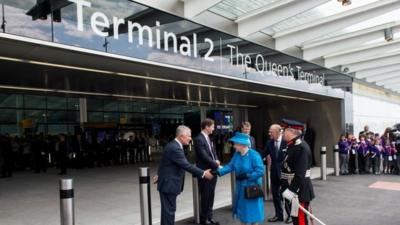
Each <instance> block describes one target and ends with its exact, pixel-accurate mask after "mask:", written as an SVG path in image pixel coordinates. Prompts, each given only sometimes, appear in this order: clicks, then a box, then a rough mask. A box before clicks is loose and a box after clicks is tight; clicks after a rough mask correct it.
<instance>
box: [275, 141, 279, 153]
mask: <svg viewBox="0 0 400 225" xmlns="http://www.w3.org/2000/svg"><path fill="white" fill-rule="evenodd" d="M279 147H280V146H279V141H275V149H276V152H278V151H279Z"/></svg>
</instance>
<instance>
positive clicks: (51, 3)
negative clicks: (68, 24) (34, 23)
mask: <svg viewBox="0 0 400 225" xmlns="http://www.w3.org/2000/svg"><path fill="white" fill-rule="evenodd" d="M70 4H72V2H70V1H65V0H36V5H34V6H33V7H32V8H31V9H29V10H28V12H27V13H26V15H29V16H31V17H32V20H37V19H40V20H47V16H48V15H49V14H51V15H52V19H53V21H54V22H58V23H59V22H61V9H62V8H64V7H66V6H68V5H70Z"/></svg>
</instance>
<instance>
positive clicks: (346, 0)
mask: <svg viewBox="0 0 400 225" xmlns="http://www.w3.org/2000/svg"><path fill="white" fill-rule="evenodd" d="M338 2H341V3H342V5H343V6H348V5H351V0H338Z"/></svg>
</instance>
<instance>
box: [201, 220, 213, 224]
mask: <svg viewBox="0 0 400 225" xmlns="http://www.w3.org/2000/svg"><path fill="white" fill-rule="evenodd" d="M200 224H201V225H213V224H212V223H211V222H210V221H208V220H206V221H200Z"/></svg>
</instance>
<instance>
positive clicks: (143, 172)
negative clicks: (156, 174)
mask: <svg viewBox="0 0 400 225" xmlns="http://www.w3.org/2000/svg"><path fill="white" fill-rule="evenodd" d="M139 187H140V220H141V224H142V225H151V224H152V222H151V195H150V168H149V167H140V168H139Z"/></svg>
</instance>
